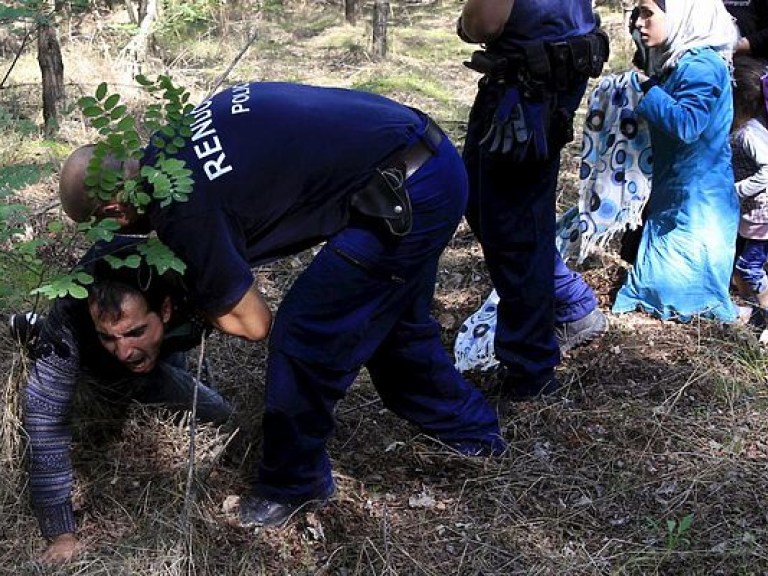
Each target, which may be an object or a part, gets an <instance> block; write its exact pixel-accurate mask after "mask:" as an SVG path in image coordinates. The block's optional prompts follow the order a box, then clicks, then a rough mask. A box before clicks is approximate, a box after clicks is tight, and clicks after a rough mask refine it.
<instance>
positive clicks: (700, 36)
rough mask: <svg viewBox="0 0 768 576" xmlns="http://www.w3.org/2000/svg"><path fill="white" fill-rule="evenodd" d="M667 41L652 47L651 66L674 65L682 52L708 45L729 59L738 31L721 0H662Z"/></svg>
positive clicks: (659, 67)
mask: <svg viewBox="0 0 768 576" xmlns="http://www.w3.org/2000/svg"><path fill="white" fill-rule="evenodd" d="M664 4H666V8H665V10H664V12H665V13H666V15H667V41H666V43H665V45H664V47H660V48H657V49H653V52H654V54H653V59H654V67H655V68H656V69H657V70H659V69H661V70H669V69H671V68H674V67H675V66H676V65H677V63H678V61H679V60H680V58H681V57H682V55H683V54H685V53H686V52H687V51H688V50H691V49H693V48H700V47H704V46H709V47H711V48H714V49H715V50H717V51H718V52H719V53H720V55H721V56H722V57H723V58H724V59H725V60H726V61H727V62H730V61H731V58H732V56H733V48H734V46H735V44H736V41H737V40H738V32H737V29H736V25H735V24H734V22H733V17H732V16H731V15H730V14H729V13H728V11H727V10H726V9H725V6H723V2H722V0H666V2H664Z"/></svg>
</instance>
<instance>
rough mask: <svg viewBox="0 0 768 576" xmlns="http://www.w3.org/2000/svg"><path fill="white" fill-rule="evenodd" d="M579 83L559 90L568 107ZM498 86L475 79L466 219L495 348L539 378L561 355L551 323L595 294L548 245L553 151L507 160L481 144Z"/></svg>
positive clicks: (573, 315)
mask: <svg viewBox="0 0 768 576" xmlns="http://www.w3.org/2000/svg"><path fill="white" fill-rule="evenodd" d="M585 87H586V84H583V85H580V86H578V87H577V88H574V89H572V90H571V91H569V92H565V93H560V94H558V105H559V106H561V107H563V108H565V109H567V110H569V111H570V112H571V113H573V112H574V111H575V110H576V109H577V108H578V105H579V101H580V100H581V97H582V95H583V94H584V90H585ZM501 90H503V87H498V86H493V85H485V84H483V83H481V86H480V90H479V91H478V95H477V98H476V100H475V103H474V106H473V108H472V111H471V113H470V117H469V126H468V130H467V140H466V144H465V148H464V161H465V164H466V167H467V172H468V174H469V204H468V207H467V221H468V222H469V224H470V226H471V227H472V230H473V232H474V233H475V236H476V237H477V239H478V241H479V242H480V244H481V245H482V248H483V254H484V256H485V261H486V264H487V266H488V271H489V273H490V276H491V280H492V281H493V284H494V287H495V288H496V290H497V292H498V294H499V298H500V301H499V307H498V313H497V325H496V339H495V343H494V346H495V353H496V357H497V358H498V359H499V361H500V362H501V363H502V364H503V365H505V366H506V367H507V368H508V369H509V370H510V371H511V372H512V373H514V374H518V375H520V376H525V377H532V378H539V377H544V376H547V375H548V374H551V373H552V370H553V368H554V367H555V366H556V365H557V364H558V363H559V361H560V351H559V348H558V344H557V340H556V338H555V333H554V326H555V323H556V322H557V323H564V322H570V321H573V320H578V319H579V318H582V317H584V316H586V315H587V314H588V313H589V312H591V311H592V310H594V308H595V307H596V305H597V299H596V298H595V295H594V293H593V292H592V290H591V288H590V287H589V286H588V285H587V284H586V283H585V282H584V280H583V279H582V278H581V276H580V275H579V274H577V273H575V272H573V271H571V270H570V269H569V268H568V267H567V266H566V265H565V263H563V261H562V259H561V258H560V256H559V254H558V253H557V251H556V249H555V196H556V190H557V180H558V174H559V170H560V150H559V149H557V150H550V155H549V158H548V159H545V160H530V161H524V162H512V161H511V155H509V154H506V155H502V154H498V153H489V152H487V151H486V150H485V148H484V146H482V145H481V144H480V141H481V140H482V139H483V137H484V136H485V134H486V133H487V132H488V129H489V126H490V123H491V119H492V118H493V115H494V112H495V110H496V105H497V103H498V101H499V97H500V91H501Z"/></svg>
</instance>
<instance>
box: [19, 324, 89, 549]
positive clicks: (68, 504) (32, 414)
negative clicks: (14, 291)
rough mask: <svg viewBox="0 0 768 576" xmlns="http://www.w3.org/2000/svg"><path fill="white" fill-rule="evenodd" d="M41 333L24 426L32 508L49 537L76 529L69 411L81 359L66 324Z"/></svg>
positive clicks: (27, 394)
mask: <svg viewBox="0 0 768 576" xmlns="http://www.w3.org/2000/svg"><path fill="white" fill-rule="evenodd" d="M49 321H50V318H49ZM46 332H49V331H48V330H44V333H43V335H42V336H41V340H42V341H41V343H40V344H39V345H38V353H37V358H36V360H35V362H34V364H33V365H32V369H31V371H30V375H29V381H28V383H27V388H26V402H25V410H24V427H25V429H26V432H27V435H28V437H29V454H28V469H29V483H30V491H31V495H32V507H33V509H34V511H35V515H36V516H37V519H38V522H39V523H40V530H41V532H42V534H43V536H44V537H46V538H52V537H54V536H57V535H59V534H63V533H66V532H75V529H76V525H75V517H74V513H73V511H72V460H71V440H72V430H71V423H70V416H71V412H72V400H73V397H74V390H75V384H76V381H77V376H78V374H79V370H80V358H79V350H78V346H77V343H76V338H75V337H74V335H73V332H72V330H71V329H68V328H57V329H56V330H55V336H54V335H53V334H52V333H53V332H54V331H51V332H49V333H48V335H47V336H46Z"/></svg>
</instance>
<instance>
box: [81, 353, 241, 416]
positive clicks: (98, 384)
mask: <svg viewBox="0 0 768 576" xmlns="http://www.w3.org/2000/svg"><path fill="white" fill-rule="evenodd" d="M196 382H197V381H196V380H195V377H194V376H193V375H192V374H190V373H189V371H188V370H187V366H186V355H185V354H184V353H181V352H177V353H174V354H171V355H169V356H167V357H165V358H163V359H162V360H160V361H159V362H158V364H157V366H156V367H155V368H154V370H152V371H151V372H149V373H147V374H131V375H130V376H127V377H124V378H120V379H110V378H109V377H107V376H105V375H101V376H94V378H93V382H92V384H91V389H92V391H93V392H94V393H95V394H96V395H97V398H98V400H99V401H100V402H103V403H104V404H106V405H109V406H112V407H114V408H116V409H118V410H120V411H122V410H124V409H125V408H126V407H127V406H128V404H130V403H131V402H139V403H140V404H151V405H157V406H161V407H163V408H165V409H167V410H169V411H170V412H182V411H191V410H192V406H193V401H194V394H195V384H196ZM196 414H197V419H198V420H199V421H201V422H211V423H213V424H217V425H219V424H223V423H225V422H226V421H227V420H228V419H229V417H230V416H231V414H232V408H231V407H230V405H229V404H228V403H227V401H226V400H224V398H222V397H221V395H220V394H219V393H218V392H216V391H215V390H213V389H212V388H209V387H208V386H206V385H204V384H202V383H200V384H199V386H198V389H197V410H196Z"/></svg>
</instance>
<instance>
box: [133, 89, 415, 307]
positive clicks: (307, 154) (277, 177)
mask: <svg viewBox="0 0 768 576" xmlns="http://www.w3.org/2000/svg"><path fill="white" fill-rule="evenodd" d="M192 115H193V119H194V120H193V123H192V136H191V138H189V139H188V142H187V144H186V145H185V146H184V147H183V148H182V150H181V151H180V152H179V153H178V154H176V155H175V156H176V157H178V158H181V159H183V160H185V161H186V163H187V167H188V168H190V169H191V170H192V172H193V179H194V182H195V184H194V190H193V192H192V194H191V195H190V198H189V201H187V202H174V203H172V204H171V205H170V206H167V207H165V208H160V207H159V206H158V205H156V204H155V205H153V206H150V209H149V210H148V215H149V218H150V223H151V226H152V228H153V229H154V230H156V231H157V234H158V237H159V238H160V239H161V240H162V241H163V242H164V243H165V244H167V245H168V246H169V247H170V248H171V249H172V250H173V251H174V252H175V253H176V255H177V256H178V257H179V258H181V259H182V260H183V261H184V262H185V263H186V264H187V275H186V279H187V284H188V286H189V288H190V290H191V291H192V292H193V296H194V298H195V300H196V303H197V305H198V306H199V307H200V308H202V309H203V310H205V311H206V312H208V313H211V314H214V315H216V314H221V313H224V312H226V311H228V310H229V309H231V307H232V306H234V305H235V304H236V303H237V302H239V300H240V299H241V298H242V296H243V295H244V294H245V292H246V291H247V290H248V289H249V287H250V286H251V284H252V283H253V275H252V273H251V268H252V267H253V266H256V265H259V264H263V263H265V262H268V261H270V260H274V259H276V258H280V257H282V256H285V255H288V254H295V253H297V252H300V251H301V250H304V249H306V248H308V247H309V246H312V245H315V244H317V243H319V242H320V241H322V240H324V239H327V238H328V237H330V236H331V235H333V234H335V233H336V232H338V231H339V230H341V229H342V228H344V227H345V226H346V225H347V223H348V221H349V218H350V196H351V194H352V193H353V192H356V191H358V190H359V189H360V188H361V187H362V186H363V185H364V184H365V183H366V182H367V181H368V180H369V179H370V178H371V176H372V175H373V173H374V171H375V169H376V168H377V167H378V166H380V165H381V164H382V163H383V162H384V160H385V159H387V158H388V157H389V156H390V155H392V154H393V153H395V152H396V151H398V150H400V149H403V148H405V147H406V146H408V145H410V144H412V143H413V142H415V141H416V140H417V138H418V137H419V136H420V135H421V134H422V133H423V132H424V131H425V129H426V117H425V116H423V115H422V114H420V113H418V112H417V111H415V110H412V109H411V108H408V107H406V106H403V105H401V104H398V103H396V102H393V101H391V100H389V99H387V98H384V97H382V96H378V95H375V94H370V93H366V92H359V91H354V90H345V89H339V88H321V87H314V86H305V85H296V84H287V83H251V84H241V85H237V86H234V87H232V88H229V89H227V90H224V91H223V92H220V93H218V94H216V95H214V96H213V97H212V98H210V99H209V100H206V101H205V102H203V103H201V104H200V105H198V106H197V107H196V108H195V110H194V111H193V113H192ZM156 154H157V150H156V149H155V148H153V147H152V146H150V147H148V148H147V150H146V152H145V155H144V157H143V159H142V163H143V164H146V163H151V162H152V161H153V159H154V157H155V155H156Z"/></svg>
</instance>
